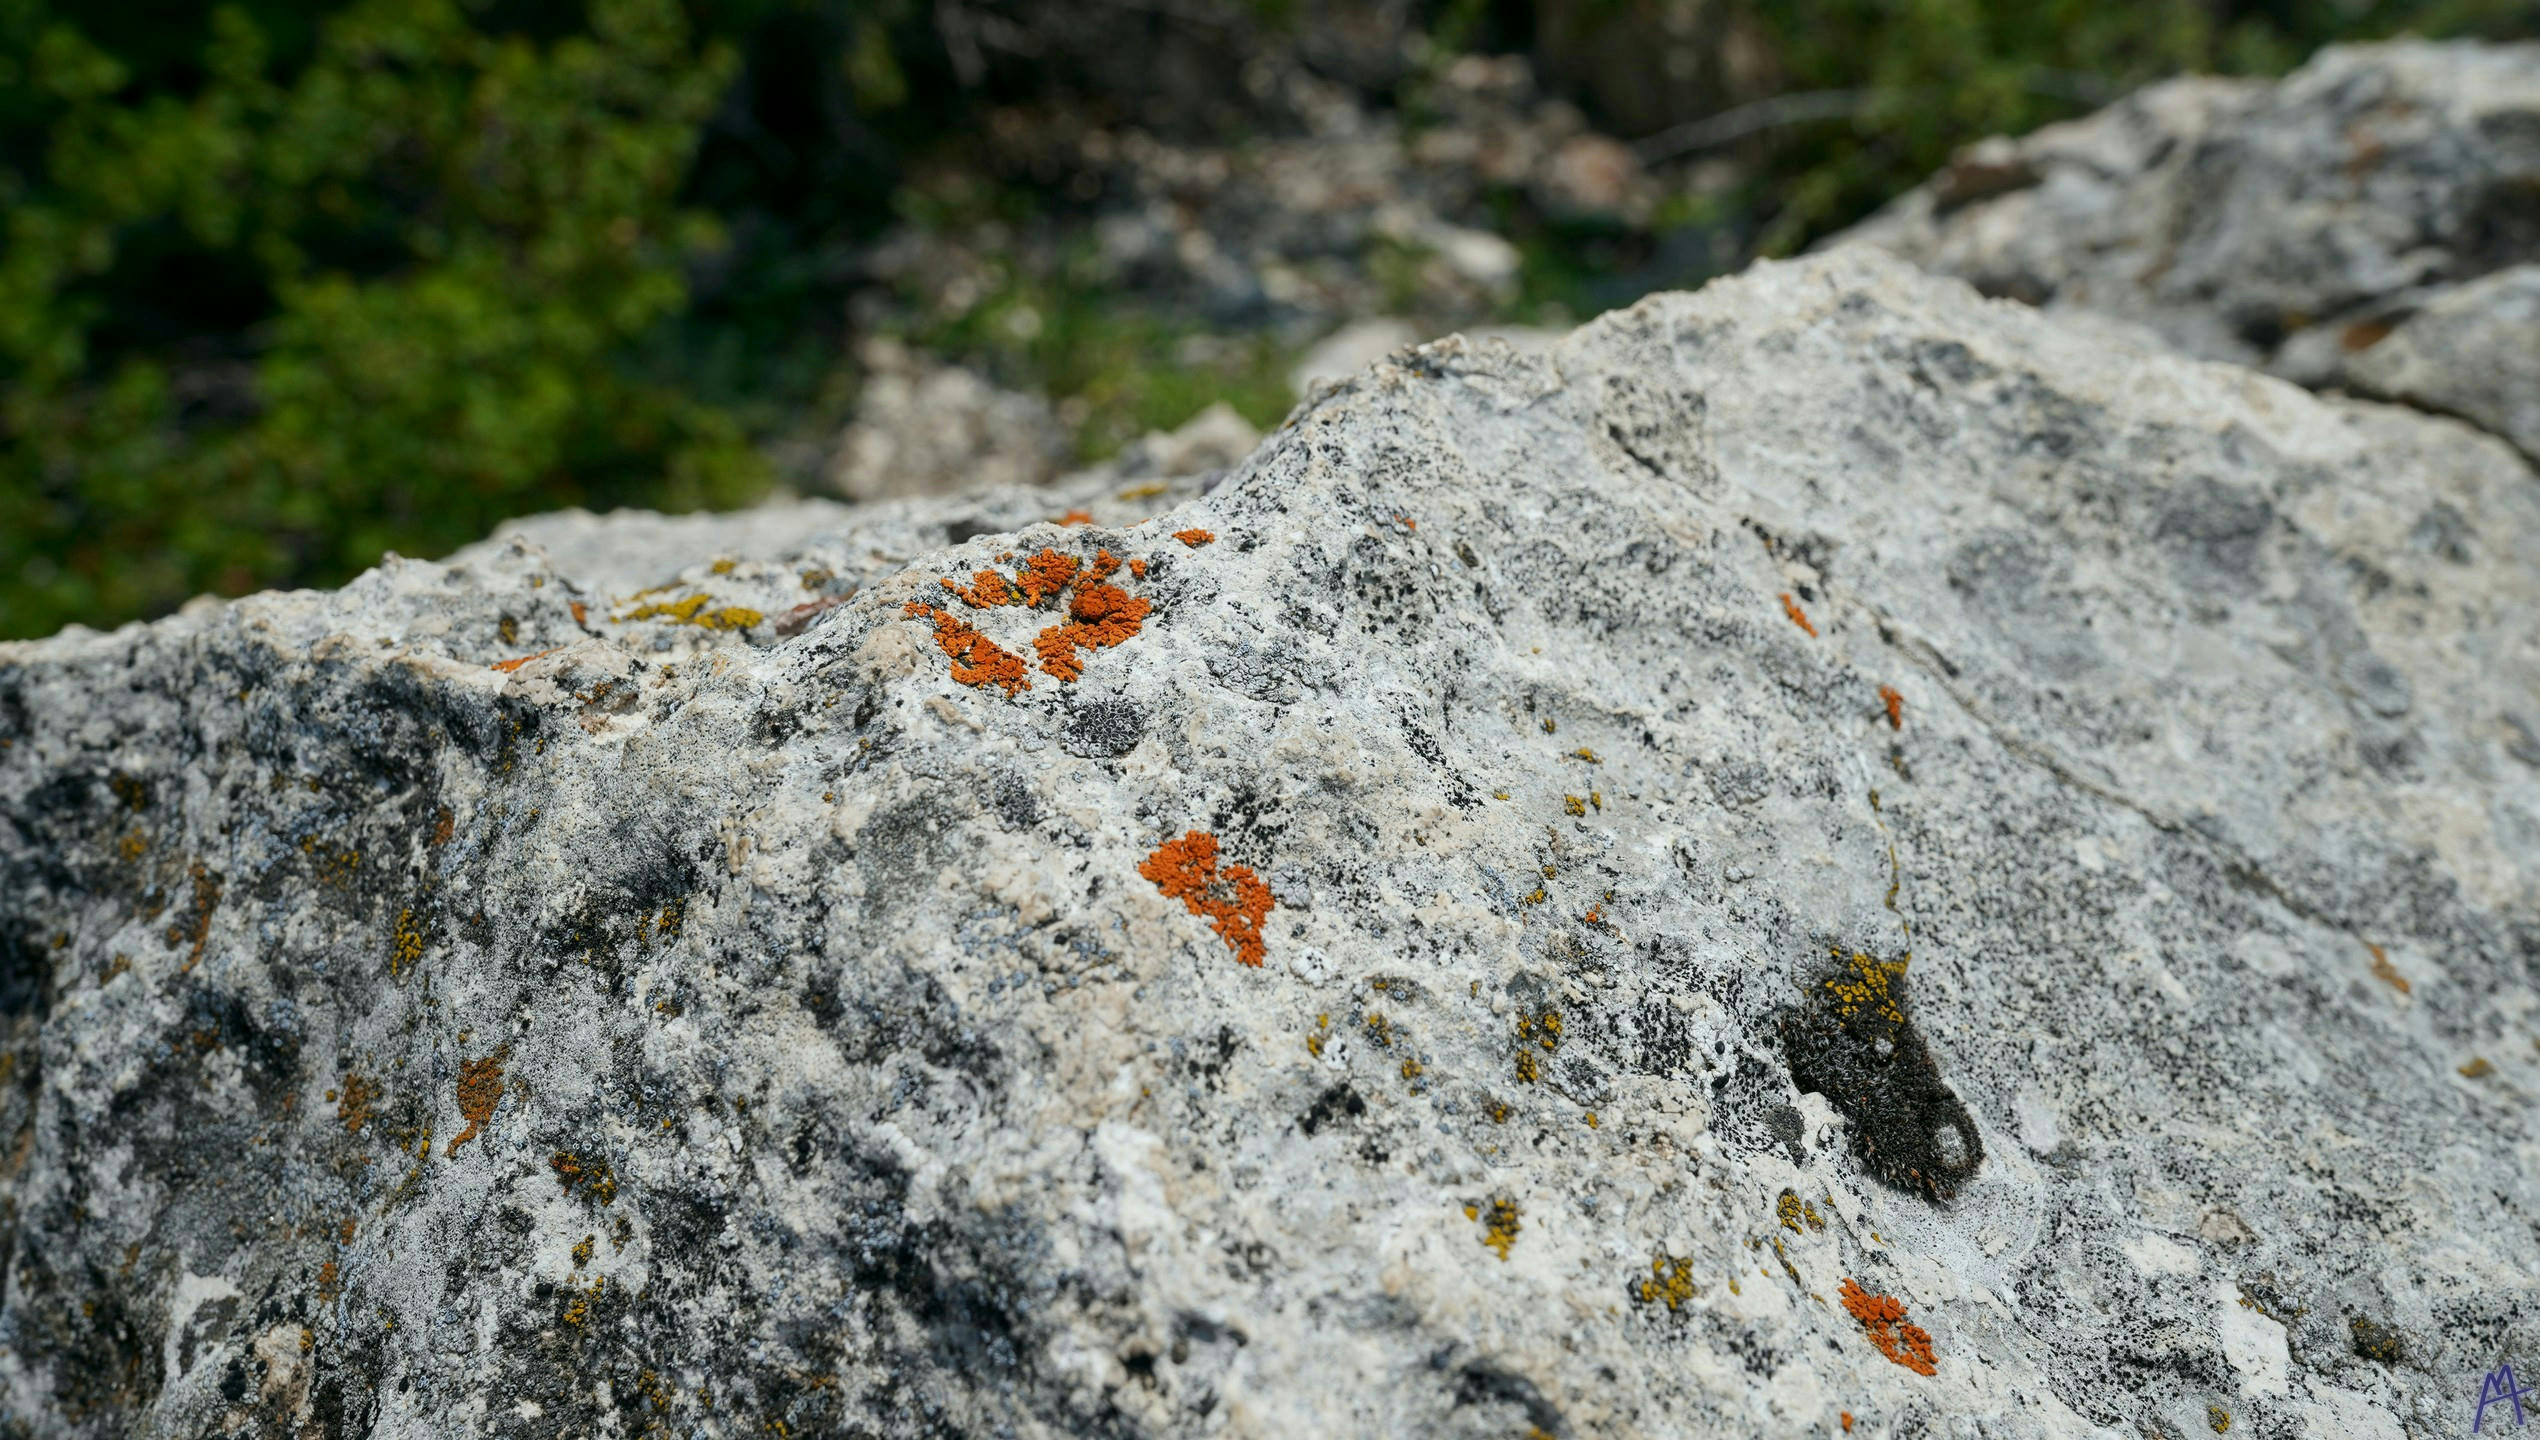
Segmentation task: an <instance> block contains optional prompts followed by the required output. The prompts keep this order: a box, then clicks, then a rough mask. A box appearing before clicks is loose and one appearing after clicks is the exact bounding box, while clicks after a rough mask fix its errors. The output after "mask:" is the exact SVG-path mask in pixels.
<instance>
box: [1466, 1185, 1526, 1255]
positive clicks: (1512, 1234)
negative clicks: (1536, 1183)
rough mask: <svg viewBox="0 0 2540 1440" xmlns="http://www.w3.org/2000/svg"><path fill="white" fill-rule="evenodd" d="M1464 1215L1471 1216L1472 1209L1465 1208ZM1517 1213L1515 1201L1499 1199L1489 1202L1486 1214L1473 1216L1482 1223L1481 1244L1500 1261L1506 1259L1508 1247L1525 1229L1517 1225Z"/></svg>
mask: <svg viewBox="0 0 2540 1440" xmlns="http://www.w3.org/2000/svg"><path fill="white" fill-rule="evenodd" d="M1465 1213H1466V1214H1468V1215H1471V1214H1473V1207H1472V1206H1469V1205H1468V1206H1466V1207H1465ZM1519 1213H1520V1212H1519V1211H1518V1209H1517V1202H1516V1201H1514V1200H1508V1199H1499V1200H1493V1201H1492V1202H1490V1210H1489V1212H1488V1213H1486V1214H1482V1215H1478V1216H1475V1218H1477V1219H1479V1220H1480V1221H1481V1222H1482V1243H1483V1244H1484V1245H1487V1246H1489V1247H1490V1248H1491V1249H1493V1250H1496V1251H1498V1252H1499V1258H1500V1259H1502V1260H1505V1259H1507V1258H1508V1247H1509V1246H1511V1245H1514V1244H1516V1243H1517V1232H1518V1231H1520V1230H1522V1229H1524V1228H1526V1227H1524V1226H1523V1225H1520V1224H1519V1223H1517V1217H1518V1215H1519Z"/></svg>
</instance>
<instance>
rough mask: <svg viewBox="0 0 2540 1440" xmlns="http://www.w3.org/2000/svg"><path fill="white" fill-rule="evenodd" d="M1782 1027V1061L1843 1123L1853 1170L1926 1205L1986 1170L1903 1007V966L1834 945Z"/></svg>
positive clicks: (1963, 1116) (1966, 1118) (1961, 1111)
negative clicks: (1855, 1162)
mask: <svg viewBox="0 0 2540 1440" xmlns="http://www.w3.org/2000/svg"><path fill="white" fill-rule="evenodd" d="M1833 953H1834V959H1835V962H1836V965H1837V967H1839V968H1835V969H1833V970H1832V971H1831V972H1830V973H1828V974H1826V975H1824V976H1823V977H1821V978H1819V979H1818V980H1816V981H1814V982H1812V983H1811V984H1810V985H1809V986H1808V988H1807V992H1806V995H1807V998H1806V1002H1805V1003H1804V1004H1803V1005H1802V1006H1801V1007H1800V1009H1798V1010H1797V1011H1794V1012H1789V1013H1786V1014H1784V1015H1783V1016H1782V1020H1781V1037H1782V1054H1783V1057H1784V1058H1785V1059H1786V1060H1787V1061H1788V1062H1789V1065H1790V1078H1791V1081H1792V1083H1793V1084H1795V1085H1797V1086H1798V1087H1799V1088H1800V1090H1801V1091H1803V1092H1805V1091H1809V1090H1814V1091H1816V1092H1817V1093H1818V1094H1820V1095H1823V1096H1825V1097H1826V1099H1827V1100H1829V1101H1831V1102H1832V1103H1833V1105H1834V1108H1835V1110H1836V1111H1837V1113H1839V1114H1841V1115H1842V1116H1843V1118H1844V1119H1845V1120H1846V1121H1848V1122H1850V1124H1851V1128H1852V1143H1853V1147H1854V1149H1855V1150H1856V1151H1858V1152H1859V1154H1860V1157H1861V1163H1862V1164H1863V1165H1864V1166H1865V1167H1867V1168H1868V1170H1869V1172H1870V1173H1871V1174H1873V1175H1876V1176H1877V1177H1878V1178H1879V1179H1881V1180H1884V1181H1886V1182H1887V1183H1888V1184H1890V1185H1893V1186H1895V1187H1897V1188H1898V1189H1900V1190H1911V1191H1914V1192H1916V1193H1919V1194H1921V1195H1922V1196H1923V1197H1924V1198H1926V1199H1929V1200H1934V1201H1941V1200H1947V1199H1949V1198H1950V1197H1951V1196H1953V1195H1955V1194H1956V1193H1957V1192H1958V1188H1959V1187H1960V1186H1962V1185H1964V1184H1965V1183H1966V1182H1967V1181H1968V1180H1969V1179H1970V1178H1972V1177H1973V1176H1974V1175H1975V1173H1976V1167H1978V1166H1980V1165H1982V1164H1983V1163H1984V1141H1983V1139H1982V1137H1980V1136H1979V1135H1977V1133H1976V1122H1975V1117H1973V1116H1972V1115H1969V1114H1968V1113H1967V1107H1966V1106H1965V1105H1963V1104H1960V1103H1959V1100H1958V1096H1957V1094H1956V1092H1954V1091H1952V1090H1951V1089H1950V1088H1949V1086H1948V1085H1947V1084H1946V1083H1945V1082H1943V1081H1942V1080H1941V1078H1940V1068H1939V1067H1938V1066H1937V1065H1934V1064H1933V1063H1932V1058H1931V1050H1930V1048H1929V1047H1928V1046H1926V1045H1924V1043H1923V1037H1922V1034H1921V1032H1919V1031H1917V1030H1916V1029H1915V1028H1914V1018H1913V1012H1912V1011H1911V1010H1909V1009H1908V1008H1907V1007H1906V1003H1905V961H1903V960H1898V961H1896V962H1895V963H1894V964H1883V963H1881V962H1879V961H1877V960H1874V959H1872V958H1871V957H1869V956H1867V955H1864V954H1861V953H1859V952H1857V951H1856V952H1853V953H1851V954H1849V955H1847V954H1846V953H1845V952H1844V951H1843V950H1842V949H1841V947H1836V948H1835V949H1834V952H1833Z"/></svg>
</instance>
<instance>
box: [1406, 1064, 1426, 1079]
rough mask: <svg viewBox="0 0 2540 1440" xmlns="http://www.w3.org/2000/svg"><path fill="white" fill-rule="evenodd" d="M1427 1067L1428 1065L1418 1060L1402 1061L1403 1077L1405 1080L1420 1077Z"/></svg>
mask: <svg viewBox="0 0 2540 1440" xmlns="http://www.w3.org/2000/svg"><path fill="white" fill-rule="evenodd" d="M1427 1069H1428V1067H1427V1066H1425V1065H1423V1064H1421V1063H1420V1062H1419V1061H1417V1060H1411V1059H1405V1060H1404V1061H1403V1062H1402V1078H1403V1079H1405V1080H1417V1079H1419V1078H1420V1076H1421V1074H1422V1072H1424V1071H1426V1070H1427Z"/></svg>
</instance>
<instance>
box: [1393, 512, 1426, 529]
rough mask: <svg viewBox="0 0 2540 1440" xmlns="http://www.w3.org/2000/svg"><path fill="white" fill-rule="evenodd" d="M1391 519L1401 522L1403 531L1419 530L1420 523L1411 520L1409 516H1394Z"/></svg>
mask: <svg viewBox="0 0 2540 1440" xmlns="http://www.w3.org/2000/svg"><path fill="white" fill-rule="evenodd" d="M1393 518H1394V519H1396V520H1399V521H1401V522H1402V528H1403V529H1405V530H1417V529H1419V528H1420V522H1419V521H1417V520H1414V519H1412V518H1411V517H1410V516H1408V515H1396V516H1395V517H1393Z"/></svg>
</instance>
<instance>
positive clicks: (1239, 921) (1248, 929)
mask: <svg viewBox="0 0 2540 1440" xmlns="http://www.w3.org/2000/svg"><path fill="white" fill-rule="evenodd" d="M1138 873H1139V874H1141V875H1143V876H1145V877H1146V878H1147V879H1148V880H1150V881H1152V882H1154V885H1155V888H1156V889H1158V890H1161V891H1163V892H1164V897H1165V898H1166V899H1168V900H1179V901H1181V902H1182V905H1183V907H1184V908H1185V909H1187V910H1189V911H1190V912H1191V913H1192V914H1194V915H1205V916H1207V917H1208V922H1209V928H1211V929H1213V930H1215V931H1216V932H1217V934H1218V936H1219V938H1221V939H1223V940H1224V941H1225V942H1226V944H1227V946H1228V948H1230V949H1232V950H1233V951H1234V952H1235V958H1236V959H1237V960H1240V961H1242V962H1243V963H1244V964H1246V965H1259V964H1260V963H1261V953H1262V941H1261V926H1262V922H1263V920H1264V919H1266V918H1267V917H1268V916H1269V914H1270V907H1271V906H1272V905H1273V904H1275V903H1277V898H1278V897H1276V896H1274V895H1272V894H1271V893H1270V887H1269V885H1268V884H1266V883H1264V882H1263V880H1262V879H1261V877H1260V876H1258V875H1255V874H1254V873H1252V869H1251V867H1250V866H1246V865H1228V866H1226V867H1225V868H1223V869H1220V868H1218V864H1217V837H1216V836H1214V835H1211V834H1209V833H1208V832H1207V831H1205V830H1193V831H1190V832H1188V833H1187V834H1185V835H1183V836H1182V838H1181V839H1179V840H1167V841H1165V842H1164V843H1163V844H1161V845H1159V846H1157V847H1156V848H1155V853H1154V854H1152V855H1149V856H1148V857H1147V858H1146V859H1144V860H1141V861H1139V862H1138Z"/></svg>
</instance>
